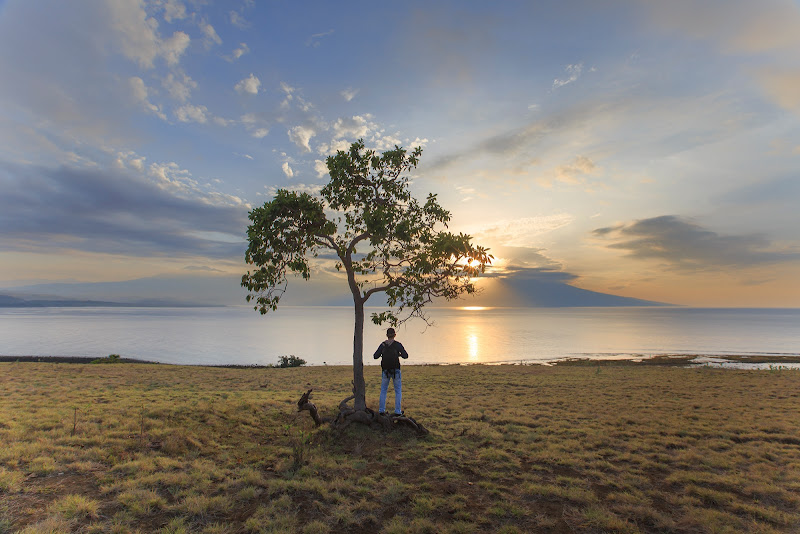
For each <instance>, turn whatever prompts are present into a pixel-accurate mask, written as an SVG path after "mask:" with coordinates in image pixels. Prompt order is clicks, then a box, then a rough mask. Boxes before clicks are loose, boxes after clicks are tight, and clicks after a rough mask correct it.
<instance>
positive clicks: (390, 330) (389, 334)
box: [386, 328, 395, 339]
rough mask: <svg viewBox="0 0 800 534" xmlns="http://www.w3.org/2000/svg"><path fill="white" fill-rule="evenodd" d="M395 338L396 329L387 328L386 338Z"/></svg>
mask: <svg viewBox="0 0 800 534" xmlns="http://www.w3.org/2000/svg"><path fill="white" fill-rule="evenodd" d="M394 336H395V333H394V328H387V329H386V337H388V338H389V339H394Z"/></svg>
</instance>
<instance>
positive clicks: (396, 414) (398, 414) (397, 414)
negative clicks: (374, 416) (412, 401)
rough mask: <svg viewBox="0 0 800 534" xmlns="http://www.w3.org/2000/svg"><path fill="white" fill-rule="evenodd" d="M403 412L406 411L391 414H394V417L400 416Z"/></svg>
mask: <svg viewBox="0 0 800 534" xmlns="http://www.w3.org/2000/svg"><path fill="white" fill-rule="evenodd" d="M404 413H406V412H405V411H401V412H400V413H395V414H392V415H394V416H395V417H402V415H403V414H404Z"/></svg>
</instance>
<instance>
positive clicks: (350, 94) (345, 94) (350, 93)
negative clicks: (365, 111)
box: [339, 87, 358, 102]
mask: <svg viewBox="0 0 800 534" xmlns="http://www.w3.org/2000/svg"><path fill="white" fill-rule="evenodd" d="M339 94H340V95H342V98H344V99H345V101H347V102H350V101H351V100H353V98H355V96H356V95H357V94H358V89H353V88H352V87H348V88H347V89H345V90H344V91H342V92H341V93H339Z"/></svg>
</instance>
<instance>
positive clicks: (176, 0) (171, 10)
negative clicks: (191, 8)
mask: <svg viewBox="0 0 800 534" xmlns="http://www.w3.org/2000/svg"><path fill="white" fill-rule="evenodd" d="M161 7H162V8H163V9H164V20H165V21H167V22H172V21H173V20H182V19H185V18H186V6H185V5H183V2H181V1H180V0H164V1H163V2H162V5H161Z"/></svg>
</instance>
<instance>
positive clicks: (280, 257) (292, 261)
mask: <svg viewBox="0 0 800 534" xmlns="http://www.w3.org/2000/svg"><path fill="white" fill-rule="evenodd" d="M421 154H422V149H421V148H419V147H417V148H416V149H414V150H413V152H411V153H407V152H406V150H405V149H403V148H401V147H398V146H395V148H394V149H393V150H388V151H386V152H383V153H382V154H377V153H376V152H375V151H373V150H368V149H366V148H365V146H364V142H363V140H358V141H357V142H355V143H353V144H352V145H351V146H350V149H349V150H348V151H346V152H345V151H341V150H340V151H338V152H337V153H336V155H335V156H330V157H328V158H327V162H326V163H327V166H328V172H329V174H330V178H331V179H330V182H329V183H328V184H327V185H326V186H325V187H323V188H322V191H321V197H322V198H321V199H320V198H315V197H312V196H311V195H309V194H308V193H300V194H298V193H296V192H293V191H287V190H285V189H280V190H278V192H277V193H276V195H275V197H274V199H273V200H271V201H270V202H266V203H265V204H264V205H263V206H261V207H258V208H255V209H253V210H252V211H251V212H250V220H251V221H252V224H251V225H250V226H249V227H248V228H247V238H248V241H249V246H248V248H247V253H246V260H247V263H248V264H250V265H252V266H254V268H255V269H254V270H251V271H248V272H247V274H245V275H244V276H243V277H242V286H243V287H245V288H247V290H248V295H247V301H248V302H252V301H254V302H255V306H254V309H255V310H258V311H260V312H261V313H262V314H265V313H267V312H268V311H270V310H276V309H277V307H278V302H279V301H280V299H281V297H282V296H283V294H284V292H285V291H286V287H287V273H288V272H291V273H293V274H295V275H297V274H299V275H301V276H302V277H303V278H304V279H306V280H308V279H309V278H310V277H311V265H310V263H309V261H310V259H311V258H317V257H318V256H319V254H320V253H324V254H327V255H330V256H333V255H334V254H335V256H336V258H338V260H332V261H335V262H336V268H337V270H340V271H341V270H344V272H345V274H346V275H347V283H348V285H349V287H350V292H351V293H352V295H353V306H354V308H355V328H354V332H353V395H354V399H355V401H354V410H353V411H355V412H364V411H365V410H366V388H365V384H364V369H363V367H364V364H363V348H364V304H365V303H366V302H367V300H368V299H369V298H370V297H371V296H372V295H374V294H376V293H379V292H383V293H385V294H386V297H387V301H388V305H389V307H390V308H391V309H389V310H387V311H384V312H382V313H374V314H372V321H373V322H374V323H375V324H382V323H389V324H391V325H392V326H396V325H397V324H399V323H402V322H404V321H406V320H408V319H410V318H412V317H420V318H422V319H426V317H425V315H424V313H423V307H424V306H425V305H426V304H428V303H430V302H431V301H432V300H433V299H434V298H437V297H443V298H445V299H447V300H450V299H454V298H457V297H458V296H460V295H462V294H464V293H474V292H475V291H476V287H475V285H474V283H473V281H472V280H473V278H474V277H476V276H478V275H479V274H480V273H483V272H484V269H485V267H486V265H488V264H489V263H490V262H491V260H492V256H491V255H489V254H488V252H487V249H485V248H483V247H480V246H476V245H473V244H472V243H471V237H470V236H468V235H465V234H457V235H456V234H452V233H449V232H446V231H438V230H437V229H436V227H437V226H443V227H445V228H446V227H447V223H448V221H449V220H450V213H449V212H448V211H447V210H445V209H444V208H442V207H441V206H440V205H439V203H438V202H437V201H436V195H433V194H429V195H428V198H427V199H426V200H425V202H424V203H420V202H419V201H418V200H417V199H415V198H414V197H412V196H411V193H410V191H409V177H408V173H409V171H411V170H412V169H415V168H416V166H417V164H418V162H419V157H420V155H421ZM346 400H349V399H346ZM343 404H344V401H343ZM343 404H342V405H343ZM342 405H340V407H341V406H342ZM362 415H363V414H362Z"/></svg>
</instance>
